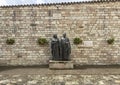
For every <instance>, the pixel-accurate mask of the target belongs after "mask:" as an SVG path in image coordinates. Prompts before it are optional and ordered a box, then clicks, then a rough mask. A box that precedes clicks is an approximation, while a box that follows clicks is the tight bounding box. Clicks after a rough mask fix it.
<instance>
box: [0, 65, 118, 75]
mask: <svg viewBox="0 0 120 85" xmlns="http://www.w3.org/2000/svg"><path fill="white" fill-rule="evenodd" d="M2 74H9V75H14V74H21V75H24V74H40V75H49V74H60V75H65V74H66V75H69V74H71V75H72V74H73V75H74V74H80V75H82V74H83V75H98V74H101V75H109V74H114V75H116V74H117V75H118V74H120V67H119V66H117V67H97V68H96V67H93V68H92V67H88V68H77V69H73V70H51V69H49V68H47V67H44V68H41V67H39V66H38V67H0V75H2Z"/></svg>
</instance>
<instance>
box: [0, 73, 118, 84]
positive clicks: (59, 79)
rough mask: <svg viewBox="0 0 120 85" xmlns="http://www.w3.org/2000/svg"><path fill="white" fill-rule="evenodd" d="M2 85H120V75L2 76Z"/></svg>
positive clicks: (0, 82) (0, 77) (0, 80)
mask: <svg viewBox="0 0 120 85" xmlns="http://www.w3.org/2000/svg"><path fill="white" fill-rule="evenodd" d="M0 84H1V85H120V75H0Z"/></svg>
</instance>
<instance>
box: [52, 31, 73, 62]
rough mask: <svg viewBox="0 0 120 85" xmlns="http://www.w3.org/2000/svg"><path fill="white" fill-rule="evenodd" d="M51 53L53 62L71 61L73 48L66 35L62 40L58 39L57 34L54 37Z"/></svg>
mask: <svg viewBox="0 0 120 85" xmlns="http://www.w3.org/2000/svg"><path fill="white" fill-rule="evenodd" d="M51 53H52V60H55V61H68V60H70V53H71V46H70V41H69V39H68V38H67V37H66V33H64V34H63V37H62V38H61V40H59V39H58V37H57V34H54V35H53V38H52V40H51Z"/></svg>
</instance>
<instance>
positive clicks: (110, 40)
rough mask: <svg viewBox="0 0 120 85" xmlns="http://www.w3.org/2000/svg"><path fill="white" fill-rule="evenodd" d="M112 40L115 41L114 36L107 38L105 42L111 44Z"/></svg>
mask: <svg viewBox="0 0 120 85" xmlns="http://www.w3.org/2000/svg"><path fill="white" fill-rule="evenodd" d="M114 41H115V39H114V38H110V39H108V40H107V43H108V44H113V43H114Z"/></svg>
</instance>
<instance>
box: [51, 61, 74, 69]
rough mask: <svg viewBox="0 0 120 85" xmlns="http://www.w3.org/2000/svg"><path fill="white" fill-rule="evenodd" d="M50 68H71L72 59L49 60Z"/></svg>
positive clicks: (72, 65) (72, 66)
mask: <svg viewBox="0 0 120 85" xmlns="http://www.w3.org/2000/svg"><path fill="white" fill-rule="evenodd" d="M49 68H50V69H73V68H74V64H73V62H72V61H53V60H50V61H49Z"/></svg>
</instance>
